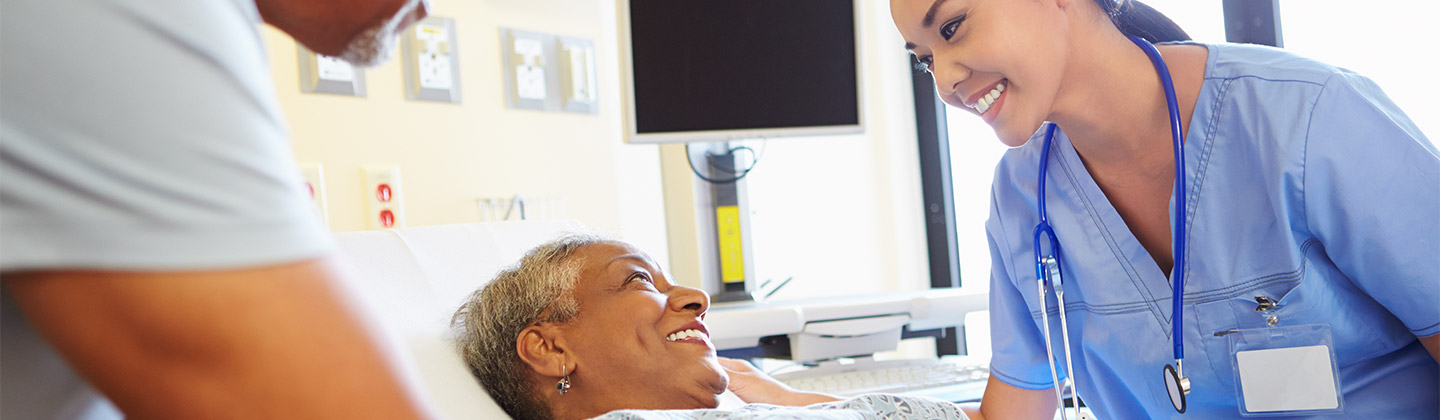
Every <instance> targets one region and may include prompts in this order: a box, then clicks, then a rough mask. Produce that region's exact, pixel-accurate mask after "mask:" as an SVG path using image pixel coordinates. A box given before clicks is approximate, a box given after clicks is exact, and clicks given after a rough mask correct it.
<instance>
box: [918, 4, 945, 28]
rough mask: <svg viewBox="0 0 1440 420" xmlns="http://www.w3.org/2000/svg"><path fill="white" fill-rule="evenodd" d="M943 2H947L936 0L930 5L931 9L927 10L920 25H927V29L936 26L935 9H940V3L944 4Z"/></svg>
mask: <svg viewBox="0 0 1440 420" xmlns="http://www.w3.org/2000/svg"><path fill="white" fill-rule="evenodd" d="M942 4H945V0H935V3H934V4H931V5H930V10H926V11H925V18H924V19H920V26H923V27H925V28H927V29H928V28H930V27H931V26H934V25H935V11H936V10H938V9H940V5H942Z"/></svg>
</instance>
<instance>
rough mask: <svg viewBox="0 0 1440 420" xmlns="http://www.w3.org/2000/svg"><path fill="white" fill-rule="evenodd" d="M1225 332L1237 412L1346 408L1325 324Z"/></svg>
mask: <svg viewBox="0 0 1440 420" xmlns="http://www.w3.org/2000/svg"><path fill="white" fill-rule="evenodd" d="M1229 336H1230V353H1231V354H1232V355H1233V356H1232V360H1231V361H1232V362H1234V363H1233V366H1234V370H1235V385H1236V386H1235V394H1236V395H1235V397H1236V398H1238V399H1239V402H1240V404H1239V405H1240V414H1241V415H1243V416H1247V417H1250V416H1292V415H1320V414H1339V413H1342V412H1343V411H1344V410H1343V409H1344V403H1345V401H1344V398H1343V394H1341V392H1340V374H1339V372H1340V370H1339V367H1338V365H1337V364H1336V362H1335V345H1334V342H1333V340H1332V339H1331V337H1330V326H1329V325H1323V324H1316V325H1297V326H1285V327H1267V328H1255V329H1247V330H1237V331H1233V332H1232V333H1231V334H1229Z"/></svg>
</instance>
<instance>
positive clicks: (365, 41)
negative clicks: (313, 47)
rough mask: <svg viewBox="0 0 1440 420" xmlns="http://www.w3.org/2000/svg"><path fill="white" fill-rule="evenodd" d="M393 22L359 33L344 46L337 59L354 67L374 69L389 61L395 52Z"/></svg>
mask: <svg viewBox="0 0 1440 420" xmlns="http://www.w3.org/2000/svg"><path fill="white" fill-rule="evenodd" d="M393 22H394V21H393V20H392V21H390V22H380V23H378V24H376V25H375V26H371V27H369V28H366V29H365V30H363V31H360V34H359V35H357V36H356V37H355V39H352V40H350V43H349V44H348V45H345V50H344V51H341V52H340V56H339V57H338V58H339V59H341V60H345V62H347V63H350V64H351V65H353V66H355V67H375V66H379V65H381V64H384V63H385V60H389V59H390V56H391V55H393V54H392V53H393V52H394V51H395V41H396V38H398V37H397V36H395V35H393V33H394V30H395V29H394V28H395V24H394V23H393Z"/></svg>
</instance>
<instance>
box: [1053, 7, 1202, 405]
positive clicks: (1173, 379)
mask: <svg viewBox="0 0 1440 420" xmlns="http://www.w3.org/2000/svg"><path fill="white" fill-rule="evenodd" d="M1127 37H1129V38H1130V42H1133V43H1135V45H1136V46H1139V47H1140V49H1141V50H1143V51H1145V55H1146V56H1148V57H1149V58H1150V62H1151V63H1153V64H1154V65H1155V72H1156V73H1157V74H1158V76H1159V77H1160V84H1161V85H1162V86H1163V87H1164V88H1165V105H1166V106H1167V108H1168V111H1169V113H1170V136H1171V138H1172V139H1173V140H1174V145H1175V147H1174V149H1175V197H1176V203H1175V209H1174V223H1173V224H1172V230H1173V232H1172V233H1171V239H1172V240H1171V243H1170V246H1171V252H1173V253H1174V260H1175V265H1174V268H1173V271H1172V273H1173V274H1172V275H1171V277H1173V278H1174V286H1173V287H1172V288H1171V292H1172V298H1171V304H1172V308H1171V312H1170V313H1171V316H1170V334H1171V336H1172V337H1173V338H1174V353H1175V366H1174V367H1173V368H1172V367H1171V366H1170V365H1166V366H1165V369H1164V372H1163V373H1164V375H1165V382H1166V388H1167V392H1168V393H1169V394H1170V400H1171V404H1172V405H1174V408H1175V410H1176V411H1178V412H1180V413H1182V414H1183V413H1184V412H1185V405H1186V404H1185V395H1186V394H1188V393H1189V391H1190V389H1189V388H1190V386H1189V380H1188V379H1186V378H1185V375H1184V369H1183V367H1182V365H1181V361H1182V360H1184V358H1185V340H1184V333H1183V332H1184V331H1185V330H1184V317H1183V316H1182V314H1183V313H1184V312H1183V303H1184V302H1183V300H1182V298H1183V297H1184V293H1185V267H1186V266H1185V243H1186V232H1185V211H1186V209H1187V208H1188V207H1187V205H1188V204H1187V202H1186V193H1185V142H1184V138H1183V137H1182V136H1181V133H1180V106H1179V104H1178V102H1177V100H1176V99H1175V85H1174V83H1172V82H1171V80H1170V68H1169V67H1168V66H1166V65H1165V60H1164V59H1162V58H1161V57H1160V51H1159V50H1156V49H1155V46H1154V45H1151V44H1150V43H1149V42H1147V41H1145V40H1144V39H1141V38H1139V37H1136V36H1131V35H1127ZM1055 128H1056V125H1055V124H1054V123H1051V124H1050V126H1049V127H1046V129H1045V144H1044V147H1043V148H1042V149H1041V151H1040V179H1039V205H1040V223H1039V224H1037V225H1036V226H1035V239H1034V242H1033V245H1034V247H1035V278H1036V280H1037V282H1038V283H1039V290H1040V305H1041V310H1040V314H1041V317H1042V320H1041V322H1042V323H1044V329H1045V341H1046V343H1045V347H1046V349H1047V350H1048V349H1050V348H1051V345H1050V342H1049V341H1050V322H1049V316H1048V309H1047V308H1045V306H1046V300H1045V294H1046V289H1047V287H1046V286H1047V285H1046V283H1047V282H1048V283H1050V285H1051V286H1053V289H1054V291H1055V297H1056V301H1057V302H1058V306H1059V309H1060V327H1061V334H1062V335H1063V337H1064V349H1065V364H1066V370H1067V371H1068V373H1069V377H1068V378H1067V379H1069V382H1070V384H1071V385H1070V386H1071V387H1072V388H1071V390H1072V392H1071V395H1072V398H1079V391H1076V390H1075V389H1074V382H1075V380H1074V377H1075V376H1074V372H1073V368H1072V367H1071V363H1070V333H1069V331H1068V330H1069V328H1068V326H1067V325H1066V324H1067V323H1066V320H1065V297H1064V296H1065V292H1064V289H1063V287H1062V286H1063V282H1062V278H1063V277H1064V275H1063V272H1062V271H1063V270H1062V269H1061V267H1060V260H1061V250H1060V241H1059V239H1057V238H1056V237H1055V229H1054V228H1053V227H1051V226H1050V220H1049V217H1048V215H1047V214H1046V211H1045V172H1046V169H1048V168H1049V162H1050V143H1051V141H1052V140H1054V138H1055ZM1041 235H1045V236H1046V237H1047V238H1048V239H1049V241H1048V242H1049V243H1050V250H1051V253H1052V255H1046V254H1044V253H1043V252H1042V249H1041V246H1040V244H1041V242H1040V236H1041ZM1054 359H1055V358H1054V356H1053V355H1051V357H1050V363H1051V368H1050V375H1051V377H1052V379H1056V380H1057V383H1056V391H1055V392H1056V397H1057V398H1059V394H1060V392H1061V391H1060V389H1061V388H1062V385H1061V384H1060V383H1058V373H1057V372H1056V371H1055V367H1054V363H1055V360H1054ZM1062 405H1063V404H1062ZM1076 407H1077V409H1078V405H1077V406H1076ZM1062 413H1063V410H1062Z"/></svg>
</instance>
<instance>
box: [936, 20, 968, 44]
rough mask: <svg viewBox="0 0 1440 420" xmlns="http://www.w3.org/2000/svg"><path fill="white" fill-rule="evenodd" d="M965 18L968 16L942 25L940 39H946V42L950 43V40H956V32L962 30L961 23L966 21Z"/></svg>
mask: <svg viewBox="0 0 1440 420" xmlns="http://www.w3.org/2000/svg"><path fill="white" fill-rule="evenodd" d="M965 16H966V15H960V17H957V18H955V19H952V20H950V21H949V22H945V24H944V25H940V37H941V38H944V39H945V40H946V41H949V40H950V38H954V37H955V32H958V31H959V30H960V23H961V22H964V21H965Z"/></svg>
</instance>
